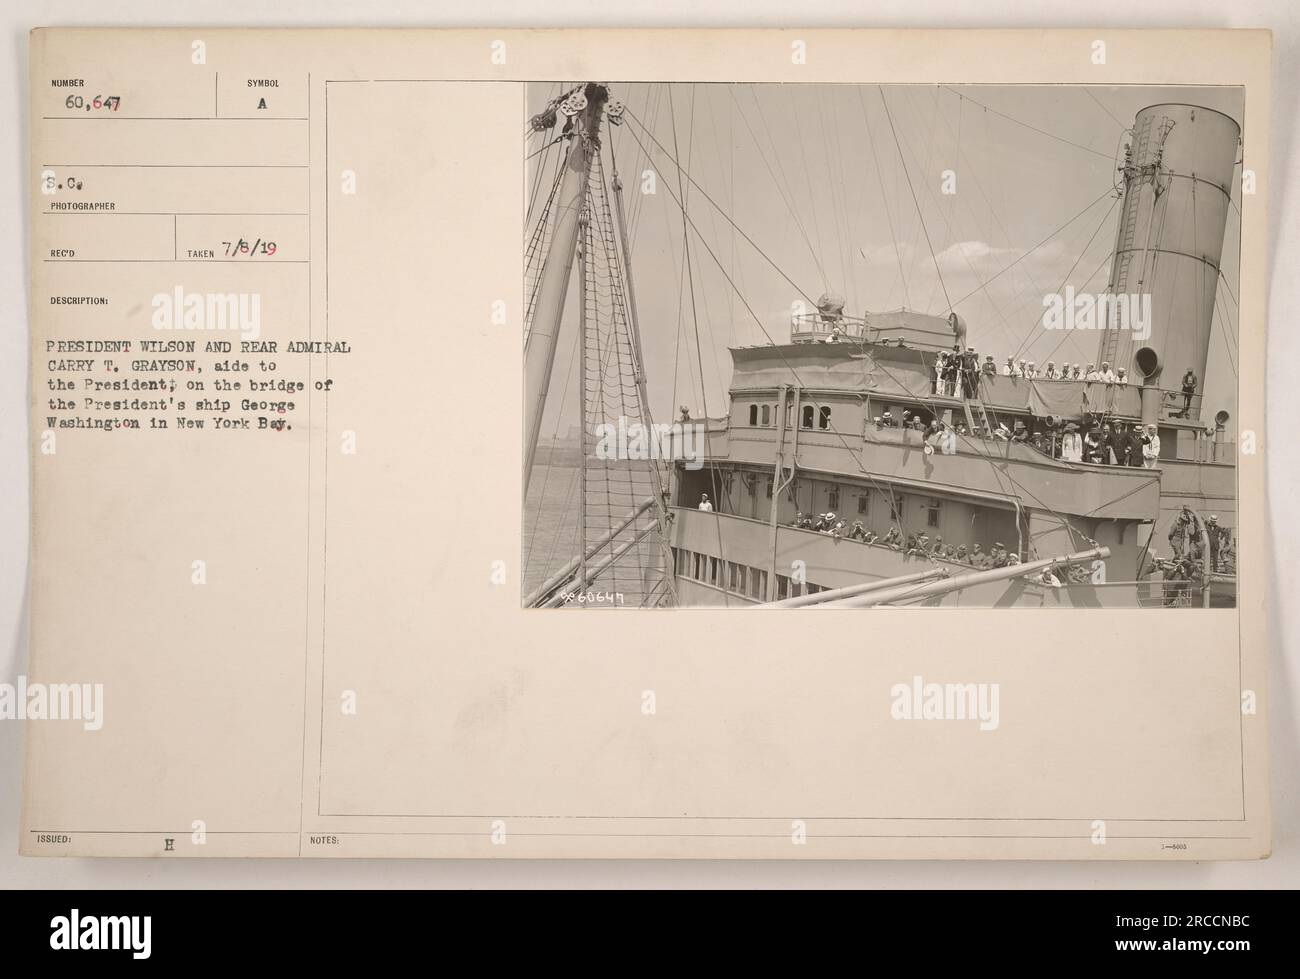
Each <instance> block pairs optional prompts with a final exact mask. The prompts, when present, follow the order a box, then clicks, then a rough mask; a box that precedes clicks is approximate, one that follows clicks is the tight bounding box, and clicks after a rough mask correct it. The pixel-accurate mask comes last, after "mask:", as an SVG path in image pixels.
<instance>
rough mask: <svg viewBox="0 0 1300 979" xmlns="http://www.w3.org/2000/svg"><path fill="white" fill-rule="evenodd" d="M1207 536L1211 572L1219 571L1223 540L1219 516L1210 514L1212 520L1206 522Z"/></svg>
mask: <svg viewBox="0 0 1300 979" xmlns="http://www.w3.org/2000/svg"><path fill="white" fill-rule="evenodd" d="M1205 536H1206V538H1207V539H1208V540H1207V543H1208V544H1209V546H1210V570H1211V571H1218V570H1219V545H1220V544H1221V543H1222V539H1223V528H1222V527H1220V526H1219V515H1218V514H1217V513H1212V514H1210V518H1209V519H1208V520H1207V521H1205Z"/></svg>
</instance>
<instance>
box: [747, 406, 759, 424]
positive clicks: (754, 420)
mask: <svg viewBox="0 0 1300 979" xmlns="http://www.w3.org/2000/svg"><path fill="white" fill-rule="evenodd" d="M749 423H750V424H751V425H757V424H758V405H750V406H749Z"/></svg>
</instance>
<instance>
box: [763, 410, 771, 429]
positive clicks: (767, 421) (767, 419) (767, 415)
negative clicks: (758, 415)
mask: <svg viewBox="0 0 1300 979" xmlns="http://www.w3.org/2000/svg"><path fill="white" fill-rule="evenodd" d="M763 424H764V425H771V424H772V406H771V405H763Z"/></svg>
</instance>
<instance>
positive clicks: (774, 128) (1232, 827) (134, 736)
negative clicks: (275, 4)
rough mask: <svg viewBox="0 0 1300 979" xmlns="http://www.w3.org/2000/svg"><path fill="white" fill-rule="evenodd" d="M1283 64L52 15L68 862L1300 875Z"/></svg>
mask: <svg viewBox="0 0 1300 979" xmlns="http://www.w3.org/2000/svg"><path fill="white" fill-rule="evenodd" d="M1270 57H1271V38H1270V35H1269V34H1268V33H1267V32H1261V31H1141V32H1125V31H1094V30H1063V31H1034V32H1033V33H1032V34H1025V33H1021V32H1016V31H934V32H926V31H876V30H871V31H857V30H853V31H849V30H780V31H775V30H772V31H769V30H759V31H743V30H742V31H643V30H635V31H567V30H539V31H505V30H501V31H498V30H492V31H487V30H464V31H459V30H458V31H425V30H356V31H354V30H346V31H340V30H320V31H316V30H218V29H172V28H169V29H150V30H135V29H131V30H113V31H105V30H82V29H49V30H38V31H35V32H33V34H32V35H31V41H30V72H31V74H30V92H31V99H30V106H29V112H28V116H29V118H30V126H31V135H30V141H31V147H30V158H29V195H30V196H29V203H30V226H31V235H30V249H31V251H30V269H31V285H30V309H31V333H32V341H31V361H30V391H31V412H30V422H31V427H30V439H31V465H32V473H33V477H32V499H33V508H32V541H33V553H32V558H31V571H30V586H29V595H30V636H29V648H30V666H29V669H28V672H27V674H26V675H25V676H23V677H22V678H21V684H20V685H18V686H15V687H14V689H7V688H0V710H5V711H10V712H14V713H18V712H21V713H22V716H24V717H25V719H26V720H27V722H28V723H27V724H26V727H25V731H26V749H25V750H26V754H25V765H26V768H25V773H26V774H25V783H24V796H23V809H22V829H21V838H22V844H21V846H22V852H23V853H25V854H31V855H39V856H149V857H158V858H162V859H182V858H194V857H227V856H230V857H253V856H256V857H272V856H274V857H474V858H478V857H483V858H494V857H505V858H518V857H525V858H569V857H582V858H588V857H636V858H643V857H644V858H650V857H653V858H689V859H695V858H756V859H863V858H882V859H905V858H934V859H941V858H979V859H992V858H999V859H1072V860H1121V859H1144V860H1212V859H1248V858H1259V857H1263V856H1266V855H1267V854H1268V852H1269V848H1270V820H1269V798H1268V767H1267V751H1266V730H1267V723H1266V716H1267V696H1266V693H1267V691H1266V681H1265V678H1266V675H1267V664H1268V640H1269V637H1268V633H1267V629H1266V616H1265V604H1266V601H1267V597H1266V596H1267V594H1268V585H1267V576H1266V574H1265V571H1266V569H1267V562H1268V560H1269V553H1268V534H1267V532H1266V528H1267V510H1266V507H1265V498H1264V474H1265V467H1264V454H1263V451H1262V442H1261V433H1263V432H1264V430H1265V415H1264V384H1263V381H1264V342H1265V335H1266V320H1267V316H1266V308H1265V297H1266V296H1267V284H1268V278H1269V270H1270V265H1269V259H1268V254H1267V249H1266V245H1267V236H1266V231H1265V228H1266V225H1265V217H1266V214H1267V206H1268V203H1267V202H1268V199H1269V172H1270V171H1269V122H1268V121H1269V106H1270V102H1269V99H1270V90H1269V72H1270ZM867 610H870V611H867ZM1017 610H1025V611H1023V613H1021V612H1019V611H1017ZM1028 610H1032V611H1028Z"/></svg>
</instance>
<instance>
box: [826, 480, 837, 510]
mask: <svg viewBox="0 0 1300 979" xmlns="http://www.w3.org/2000/svg"><path fill="white" fill-rule="evenodd" d="M826 508H827V509H828V510H835V511H838V510H839V508H840V488H839V487H838V486H832V487H831V488H830V489H829V490H827V491H826Z"/></svg>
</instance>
